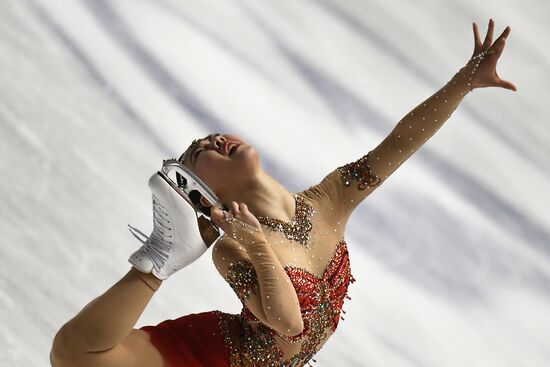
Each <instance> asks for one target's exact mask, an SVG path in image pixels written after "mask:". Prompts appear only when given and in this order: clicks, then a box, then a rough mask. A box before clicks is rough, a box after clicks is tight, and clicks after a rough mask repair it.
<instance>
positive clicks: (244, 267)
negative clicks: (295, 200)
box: [212, 220, 304, 336]
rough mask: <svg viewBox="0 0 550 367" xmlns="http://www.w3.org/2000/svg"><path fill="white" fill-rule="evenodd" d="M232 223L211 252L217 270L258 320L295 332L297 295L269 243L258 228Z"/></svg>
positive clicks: (299, 324) (298, 316)
mask: <svg viewBox="0 0 550 367" xmlns="http://www.w3.org/2000/svg"><path fill="white" fill-rule="evenodd" d="M234 223H235V227H234V228H236V231H237V234H236V235H231V236H227V235H224V236H222V237H221V238H220V240H218V242H217V243H216V246H215V247H214V250H213V252H212V257H213V261H214V263H215V265H216V267H217V269H218V272H220V274H221V275H222V276H223V277H224V279H225V280H226V281H227V282H228V283H229V285H230V286H231V288H232V289H233V290H234V291H235V293H236V294H237V296H238V297H239V299H240V300H241V302H242V303H243V305H245V306H246V307H247V308H248V309H249V310H250V311H251V312H252V313H253V314H254V316H256V318H258V320H260V321H261V322H262V323H264V324H265V325H267V326H268V327H270V328H272V329H273V330H275V331H277V332H279V333H281V334H284V335H289V336H292V335H296V334H299V333H300V332H302V330H303V327H304V325H303V320H302V314H301V309H300V303H299V300H298V296H297V294H296V290H295V289H294V286H293V284H292V282H291V281H290V278H289V277H288V274H287V273H286V271H285V269H284V267H283V266H282V265H281V263H280V261H279V259H278V258H277V256H276V255H275V252H274V251H273V250H272V249H271V244H269V243H268V242H267V241H266V238H265V235H264V233H263V231H262V230H261V229H257V228H254V227H252V226H250V225H247V224H246V223H244V222H242V221H240V220H236V221H235V222H234Z"/></svg>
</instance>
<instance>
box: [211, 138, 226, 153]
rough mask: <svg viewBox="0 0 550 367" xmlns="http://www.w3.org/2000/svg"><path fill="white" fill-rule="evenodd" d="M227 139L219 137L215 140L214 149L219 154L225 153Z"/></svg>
mask: <svg viewBox="0 0 550 367" xmlns="http://www.w3.org/2000/svg"><path fill="white" fill-rule="evenodd" d="M225 140H226V139H225V137H223V136H221V135H218V136H216V137H215V138H214V149H216V150H217V151H218V152H220V153H223V152H222V149H223V144H224V143H225Z"/></svg>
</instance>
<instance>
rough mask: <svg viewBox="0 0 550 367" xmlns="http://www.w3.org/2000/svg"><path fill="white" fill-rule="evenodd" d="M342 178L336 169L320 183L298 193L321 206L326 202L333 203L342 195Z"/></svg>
mask: <svg viewBox="0 0 550 367" xmlns="http://www.w3.org/2000/svg"><path fill="white" fill-rule="evenodd" d="M341 181H342V177H341V174H340V171H339V169H338V168H336V169H334V170H332V171H330V172H329V173H328V174H326V175H325V176H324V177H323V178H322V179H321V181H319V182H318V183H316V184H315V185H313V186H310V187H309V188H307V189H306V190H303V191H301V192H299V193H298V194H299V195H301V196H302V197H305V198H307V199H309V200H310V201H312V202H314V203H317V204H318V205H321V204H322V203H326V202H327V201H328V202H330V203H334V202H335V201H337V200H338V199H339V197H340V196H341V194H342V183H341Z"/></svg>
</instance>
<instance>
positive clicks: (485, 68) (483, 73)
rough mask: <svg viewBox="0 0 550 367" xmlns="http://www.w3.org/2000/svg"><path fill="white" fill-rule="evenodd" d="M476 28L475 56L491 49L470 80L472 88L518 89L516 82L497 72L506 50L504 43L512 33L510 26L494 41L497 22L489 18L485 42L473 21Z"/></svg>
mask: <svg viewBox="0 0 550 367" xmlns="http://www.w3.org/2000/svg"><path fill="white" fill-rule="evenodd" d="M473 28H474V53H473V55H472V57H473V56H475V55H477V54H479V53H480V52H483V51H489V54H487V55H486V56H485V58H484V60H483V61H482V62H481V63H480V65H479V67H478V68H477V71H476V73H475V74H474V76H473V77H472V80H471V81H470V83H471V85H472V89H475V88H485V87H501V88H505V89H510V90H513V91H517V88H516V86H515V85H514V84H512V83H511V82H509V81H506V80H502V79H501V78H500V77H499V76H498V74H497V70H496V67H497V61H498V59H499V58H500V55H501V54H502V51H503V50H504V45H505V43H506V38H507V37H508V35H509V34H510V29H511V28H510V26H508V27H506V29H505V30H504V31H503V32H502V34H501V35H500V37H499V38H498V39H497V40H496V41H495V42H494V43H493V30H494V28H495V22H494V21H493V19H490V20H489V29H488V30H487V35H486V36H485V40H484V41H483V43H482V42H481V39H480V37H479V30H478V29H477V24H476V23H475V22H474V23H473Z"/></svg>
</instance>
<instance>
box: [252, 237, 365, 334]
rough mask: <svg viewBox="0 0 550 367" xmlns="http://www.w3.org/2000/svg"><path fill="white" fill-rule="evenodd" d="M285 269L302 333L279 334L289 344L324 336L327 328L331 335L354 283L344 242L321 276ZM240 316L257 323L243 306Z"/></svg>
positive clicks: (340, 244) (300, 269)
mask: <svg viewBox="0 0 550 367" xmlns="http://www.w3.org/2000/svg"><path fill="white" fill-rule="evenodd" d="M285 270H286V272H287V274H288V276H289V278H290V280H291V281H292V283H293V285H294V288H295V289H296V293H297V295H298V300H299V302H300V309H301V311H302V318H303V320H304V330H303V331H302V332H301V333H300V334H298V335H295V336H292V337H290V336H286V335H284V334H278V335H279V336H280V337H281V338H283V339H285V340H287V341H289V342H297V341H301V340H303V339H304V338H305V337H307V336H310V335H312V334H313V335H317V334H319V333H323V332H324V330H325V328H327V327H330V328H331V330H332V331H333V332H334V330H336V327H337V326H338V321H339V319H340V311H341V309H342V305H343V303H344V298H345V297H346V296H347V289H348V285H349V283H350V282H351V283H353V282H355V279H354V278H353V275H352V274H351V270H350V262H349V256H348V250H347V245H346V242H345V241H344V240H342V241H340V242H339V243H338V244H337V245H336V250H335V252H334V255H333V256H332V258H331V260H330V262H329V264H328V266H327V267H326V269H325V271H324V272H323V274H322V276H320V277H319V276H317V275H315V274H313V273H311V272H310V271H308V270H306V269H303V268H300V267H294V266H290V265H286V266H285ZM348 298H349V297H348ZM241 315H242V316H243V318H244V319H245V320H247V321H248V322H250V323H255V324H258V323H260V321H259V320H258V319H257V318H256V317H255V316H254V314H252V312H250V310H248V308H247V307H246V306H243V309H242V311H241Z"/></svg>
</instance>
